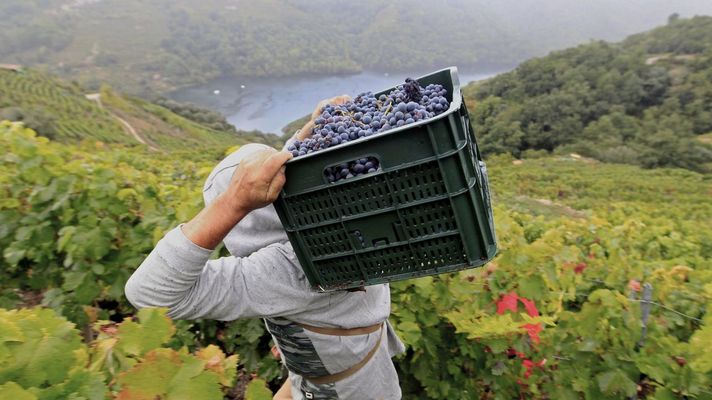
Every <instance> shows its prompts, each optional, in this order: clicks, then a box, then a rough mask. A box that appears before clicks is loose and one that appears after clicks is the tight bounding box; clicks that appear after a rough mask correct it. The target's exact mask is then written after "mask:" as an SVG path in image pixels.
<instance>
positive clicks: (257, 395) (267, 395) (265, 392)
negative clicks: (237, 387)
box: [245, 378, 273, 400]
mask: <svg viewBox="0 0 712 400" xmlns="http://www.w3.org/2000/svg"><path fill="white" fill-rule="evenodd" d="M272 396H273V395H272V392H271V391H270V390H269V389H267V385H266V382H265V381H263V380H262V379H259V378H256V379H253V380H251V381H250V383H249V384H248V385H247V390H246V391H245V400H272Z"/></svg>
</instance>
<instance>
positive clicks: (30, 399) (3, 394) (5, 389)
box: [0, 382, 37, 400]
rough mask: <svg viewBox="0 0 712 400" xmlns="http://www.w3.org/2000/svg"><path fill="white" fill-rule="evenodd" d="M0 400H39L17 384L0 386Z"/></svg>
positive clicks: (9, 383) (10, 383) (11, 383)
mask: <svg viewBox="0 0 712 400" xmlns="http://www.w3.org/2000/svg"><path fill="white" fill-rule="evenodd" d="M0 399H12V400H37V396H35V395H34V394H32V393H31V392H28V391H27V390H25V389H23V388H22V387H21V386H20V385H18V384H17V383H15V382H8V383H6V384H4V385H0Z"/></svg>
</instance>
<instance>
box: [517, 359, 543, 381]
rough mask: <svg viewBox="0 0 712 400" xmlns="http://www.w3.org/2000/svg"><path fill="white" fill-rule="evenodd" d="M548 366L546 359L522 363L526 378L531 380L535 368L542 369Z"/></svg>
mask: <svg viewBox="0 0 712 400" xmlns="http://www.w3.org/2000/svg"><path fill="white" fill-rule="evenodd" d="M544 364H546V358H544V359H542V360H540V361H538V362H533V361H532V360H524V361H522V365H524V369H525V371H524V377H525V378H529V377H530V376H531V374H532V370H533V369H534V367H538V368H541V367H543V366H544Z"/></svg>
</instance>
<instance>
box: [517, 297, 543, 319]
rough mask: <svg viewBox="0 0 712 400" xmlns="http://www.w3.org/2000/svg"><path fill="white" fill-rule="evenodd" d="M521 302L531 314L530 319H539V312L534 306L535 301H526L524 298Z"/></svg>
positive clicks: (520, 299)
mask: <svg viewBox="0 0 712 400" xmlns="http://www.w3.org/2000/svg"><path fill="white" fill-rule="evenodd" d="M519 301H521V302H522V304H524V308H525V309H526V310H527V314H529V316H530V317H538V316H539V310H537V309H536V305H535V304H534V301H532V300H529V299H525V298H524V297H520V298H519Z"/></svg>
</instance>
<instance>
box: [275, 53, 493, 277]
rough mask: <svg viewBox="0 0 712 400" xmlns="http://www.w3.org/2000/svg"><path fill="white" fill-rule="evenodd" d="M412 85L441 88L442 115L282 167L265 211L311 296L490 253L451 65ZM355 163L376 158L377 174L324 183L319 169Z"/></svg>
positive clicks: (485, 199)
mask: <svg viewBox="0 0 712 400" xmlns="http://www.w3.org/2000/svg"><path fill="white" fill-rule="evenodd" d="M418 81H419V82H420V84H421V85H422V86H426V85H428V84H431V83H438V84H441V85H443V86H444V87H445V88H446V89H447V91H448V96H447V97H448V101H449V102H450V108H449V109H448V111H446V112H444V113H442V114H440V115H438V116H436V117H435V118H431V119H428V120H425V121H419V122H417V123H414V124H409V125H406V126H403V127H400V128H395V129H392V130H389V131H387V132H386V133H380V134H377V135H374V136H370V137H368V138H363V139H360V140H357V141H354V142H350V143H348V144H345V145H340V146H335V147H332V148H329V149H326V150H322V151H319V152H315V153H311V154H307V155H306V156H302V157H299V158H296V159H293V160H290V161H289V162H288V163H287V167H286V176H287V183H286V184H285V185H284V188H283V189H282V192H281V194H280V197H279V198H278V199H277V201H276V202H275V203H274V206H275V208H276V209H277V213H278V214H279V217H280V219H281V221H282V224H283V225H284V227H285V229H286V231H287V235H288V236H289V240H290V242H291V243H292V246H293V247H294V251H295V252H296V254H297V257H298V258H299V261H300V263H301V265H302V268H303V269H304V273H305V274H306V276H307V279H308V280H309V283H310V284H311V286H312V287H313V288H314V289H315V290H319V291H331V290H339V289H348V288H355V287H359V286H364V285H374V284H379V283H384V282H392V281H396V280H402V279H409V278H415V277H420V276H425V275H434V274H440V273H444V272H452V271H458V270H462V269H466V268H472V267H477V266H481V265H483V264H485V263H487V262H488V261H489V260H491V259H492V258H493V257H494V255H495V253H496V252H497V243H496V238H495V234H494V224H493V220H492V209H491V205H490V195H489V188H488V185H487V174H486V168H485V166H484V163H483V162H482V160H481V156H480V153H479V149H478V147H477V142H476V140H475V136H474V133H473V131H472V126H471V124H470V121H469V117H468V114H467V108H466V107H465V103H464V102H463V100H462V96H461V94H460V83H459V79H458V76H457V68H455V67H452V68H448V69H444V70H441V71H438V72H434V73H432V74H430V75H426V76H424V77H421V78H418ZM392 89H393V88H390V89H387V90H384V91H382V92H379V93H378V94H376V97H378V95H380V94H381V93H387V92H390V91H391V90H392ZM364 157H376V158H377V159H378V160H379V161H380V168H379V169H378V171H376V172H374V173H372V174H368V175H364V176H359V177H354V178H350V179H344V180H341V181H338V182H335V183H329V182H328V180H327V179H326V176H325V174H324V171H325V169H326V168H327V167H331V166H334V165H338V164H342V163H345V162H349V161H352V160H356V159H359V158H364Z"/></svg>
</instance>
